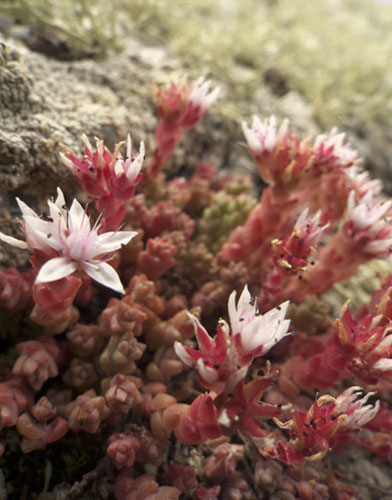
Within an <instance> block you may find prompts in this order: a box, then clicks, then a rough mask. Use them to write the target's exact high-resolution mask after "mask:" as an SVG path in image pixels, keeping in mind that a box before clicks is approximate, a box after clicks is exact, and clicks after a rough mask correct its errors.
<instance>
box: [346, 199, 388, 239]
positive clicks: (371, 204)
mask: <svg viewBox="0 0 392 500" xmlns="http://www.w3.org/2000/svg"><path fill="white" fill-rule="evenodd" d="M391 205H392V201H385V202H380V201H379V200H377V199H376V198H374V197H373V195H372V193H371V192H368V193H366V194H365V195H364V196H362V198H361V199H360V200H359V201H358V202H357V201H356V199H355V191H350V194H349V196H348V200H347V214H346V219H347V220H348V221H351V222H352V223H353V224H354V226H355V227H356V228H357V229H359V230H364V229H368V230H370V231H371V233H372V234H374V233H375V232H379V231H380V229H381V227H379V225H377V226H375V225H376V224H377V223H378V222H381V226H382V225H384V222H383V221H382V220H380V219H382V218H383V217H384V215H385V214H386V213H387V212H388V210H389V209H390V207H391Z"/></svg>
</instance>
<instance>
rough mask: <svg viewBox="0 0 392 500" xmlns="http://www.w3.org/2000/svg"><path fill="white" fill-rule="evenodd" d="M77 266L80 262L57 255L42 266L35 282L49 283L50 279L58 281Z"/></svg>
mask: <svg viewBox="0 0 392 500" xmlns="http://www.w3.org/2000/svg"><path fill="white" fill-rule="evenodd" d="M77 268H78V264H77V263H76V262H70V261H68V260H67V259H65V258H64V257H55V258H54V259H50V260H48V262H46V263H45V264H44V265H43V266H42V267H41V269H40V270H39V273H38V275H37V277H36V279H35V282H36V283H48V282H50V281H56V280H59V279H61V278H65V276H68V275H69V274H72V273H73V272H74V271H76V269H77Z"/></svg>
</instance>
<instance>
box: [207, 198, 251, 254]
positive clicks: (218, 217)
mask: <svg viewBox="0 0 392 500" xmlns="http://www.w3.org/2000/svg"><path fill="white" fill-rule="evenodd" d="M255 205H256V200H254V199H252V198H251V197H250V196H248V195H246V194H240V195H238V196H233V195H232V194H230V193H227V192H224V191H222V192H219V193H217V194H215V195H214V197H213V198H212V200H211V202H210V205H209V206H208V207H207V208H206V209H205V210H204V212H203V215H202V217H201V219H200V221H199V224H198V240H199V241H201V242H203V243H205V244H206V246H207V248H208V249H209V250H210V251H211V252H212V253H217V252H218V251H219V249H220V247H221V246H222V244H223V243H224V242H225V241H226V240H227V238H228V237H229V235H230V233H231V232H232V231H233V230H234V229H235V228H236V227H237V226H240V225H242V224H244V222H245V221H246V219H247V218H248V215H249V214H250V212H251V210H252V208H253V207H254V206H255Z"/></svg>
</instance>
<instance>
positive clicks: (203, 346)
mask: <svg viewBox="0 0 392 500" xmlns="http://www.w3.org/2000/svg"><path fill="white" fill-rule="evenodd" d="M218 95H219V89H217V88H215V89H213V88H212V85H211V84H210V82H208V81H207V80H205V79H203V78H201V79H198V80H197V81H196V82H194V83H187V82H186V81H185V80H184V81H182V82H180V83H174V82H171V83H170V84H169V86H168V87H167V88H166V89H165V88H159V87H155V98H156V104H157V114H158V123H157V129H156V133H155V139H156V147H155V150H153V151H152V152H151V153H149V154H148V158H147V160H146V161H145V165H144V166H143V163H144V156H145V147H144V144H143V142H141V143H140V147H139V151H138V152H137V153H136V154H132V143H131V138H130V135H128V137H127V139H126V146H125V145H123V143H120V144H118V145H117V146H115V148H114V150H113V151H110V150H109V149H108V148H107V147H106V146H105V145H104V143H103V141H102V140H100V139H96V148H95V149H94V148H93V146H92V145H91V144H90V142H89V140H88V139H87V137H85V136H84V137H83V142H84V152H83V154H82V156H81V157H78V155H77V154H75V153H73V152H72V151H71V150H70V149H69V148H67V147H66V146H61V149H62V152H61V153H60V157H61V159H62V162H63V163H64V165H65V166H66V167H67V168H68V169H69V170H70V171H71V173H72V175H73V177H74V179H75V180H76V181H77V182H78V183H79V184H80V186H81V187H82V189H83V190H84V191H85V194H86V195H87V196H89V197H90V198H91V199H92V200H93V201H94V210H95V212H98V218H97V219H96V221H95V223H92V222H91V219H90V215H89V214H88V211H89V210H90V208H91V205H87V208H83V207H82V206H81V204H80V203H79V202H78V201H77V200H76V199H74V200H73V201H72V204H71V205H70V208H68V207H67V205H66V202H65V197H64V195H63V193H62V191H61V189H60V188H58V190H57V198H56V199H55V200H52V199H50V200H49V201H48V211H47V212H46V213H43V214H41V215H39V214H38V213H36V212H35V211H33V210H32V209H31V208H30V207H28V206H27V205H26V203H24V202H23V201H22V200H21V199H19V198H17V202H18V205H19V208H20V211H21V213H22V216H21V219H20V223H21V227H22V229H23V231H24V236H25V238H24V240H23V241H22V240H21V239H17V238H14V237H13V236H9V235H6V234H4V233H0V240H1V242H2V243H5V244H10V245H13V246H15V247H17V248H20V249H25V250H28V251H29V252H30V254H31V258H30V260H31V264H32V269H30V270H27V271H26V270H25V271H18V270H17V269H15V268H10V269H7V270H4V271H0V305H1V307H2V309H1V310H0V316H1V319H2V325H4V332H3V333H2V341H3V339H6V340H5V341H4V349H5V353H4V354H5V355H4V358H2V359H4V360H5V361H6V362H5V363H4V366H2V369H1V371H0V377H1V381H0V430H1V431H2V434H1V436H0V437H1V439H3V440H4V443H2V444H0V454H2V455H3V458H2V460H4V462H5V463H7V461H8V460H10V461H12V462H11V463H15V454H16V453H17V452H16V451H15V449H16V443H17V437H16V436H19V438H20V439H19V442H20V449H21V451H22V452H23V453H25V454H28V453H34V454H36V455H34V456H36V457H39V459H37V463H38V462H41V461H42V462H44V460H41V458H42V459H43V458H44V456H46V455H45V454H46V451H45V449H47V448H49V449H50V451H52V450H53V453H51V454H50V456H51V457H52V458H51V460H52V461H53V462H54V466H53V469H54V470H55V474H54V475H53V479H52V483H50V485H49V486H48V488H50V489H52V490H53V491H52V492H49V491H46V492H44V493H43V496H45V495H46V494H48V495H53V494H55V493H54V492H58V491H59V489H61V488H62V486H61V484H63V485H64V484H65V483H67V482H72V481H77V482H76V483H75V485H74V486H72V485H71V486H70V488H71V490H72V494H79V493H80V494H81V495H83V496H85V497H86V498H87V497H88V498H95V497H98V496H102V497H103V496H105V498H106V497H108V498H109V497H111V496H113V495H114V496H115V497H116V498H117V499H118V500H132V499H137V500H165V499H168V500H169V499H170V500H171V499H178V498H180V496H181V495H184V498H185V496H186V498H194V499H196V500H201V499H203V500H204V499H211V500H215V499H222V500H233V499H238V500H241V499H243V500H256V499H257V498H267V497H268V498H270V497H271V498H278V497H279V498H287V499H294V498H302V499H318V500H319V499H321V500H324V499H325V500H328V499H331V498H334V499H336V500H348V499H354V498H356V497H355V488H354V487H353V486H351V485H348V484H345V483H344V480H343V479H342V474H341V472H338V471H333V470H331V468H330V466H329V467H328V468H326V467H325V466H324V464H323V461H322V459H323V458H324V457H325V455H326V454H327V453H329V452H331V453H342V452H344V451H345V448H346V447H348V446H349V445H351V446H357V448H358V449H360V448H364V449H365V450H368V451H367V452H369V453H374V454H376V455H377V456H378V457H380V458H381V459H383V460H390V458H391V456H392V444H391V443H392V411H391V409H390V402H391V379H392V359H391V358H392V333H391V326H390V325H391V319H392V274H391V275H389V276H387V277H386V278H385V279H384V281H383V282H382V283H381V288H380V289H379V290H377V291H375V292H374V293H373V295H372V296H371V297H370V298H369V300H368V301H367V302H366V303H364V304H362V306H361V307H360V308H359V309H358V310H356V311H355V310H353V308H352V307H351V306H350V308H349V304H348V303H347V304H344V305H343V307H342V310H341V314H340V316H339V317H338V318H335V317H334V316H333V314H332V313H331V312H330V307H329V305H328V304H327V302H326V299H325V297H324V296H323V293H324V292H325V291H327V290H330V289H331V288H332V287H333V286H334V285H335V284H336V283H338V282H340V281H342V280H344V279H346V278H349V277H351V276H353V275H354V274H355V273H356V272H357V270H358V267H359V266H360V265H361V264H366V263H367V262H369V261H370V260H371V259H373V258H374V257H377V258H381V259H388V258H389V255H390V252H391V250H392V225H391V220H390V215H391V210H392V208H391V207H392V202H391V201H390V200H385V199H383V197H382V194H381V187H382V184H381V182H380V181H377V180H370V178H369V175H368V174H367V173H366V172H362V171H361V170H360V167H359V158H358V157H357V154H356V152H355V151H354V150H353V149H352V148H351V146H350V145H349V144H348V143H346V142H345V138H344V135H343V134H341V133H338V132H337V130H336V129H333V130H331V131H330V132H329V133H327V134H321V135H319V136H317V137H316V138H315V139H312V138H310V137H307V138H305V139H302V138H300V137H299V136H298V134H297V133H296V132H295V130H293V129H291V127H289V123H288V121H287V120H284V121H283V122H282V123H281V124H280V125H278V123H277V119H276V118H275V117H270V118H267V119H265V120H261V119H259V118H257V117H255V118H254V119H253V123H252V125H251V126H248V125H247V124H246V123H243V131H244V134H245V138H246V141H247V143H248V146H249V150H250V153H251V155H252V156H253V157H254V158H255V160H256V163H257V167H258V170H259V173H260V175H261V177H262V179H263V181H264V182H265V183H266V184H267V186H266V187H265V188H264V190H263V192H262V194H261V196H260V197H256V195H255V194H254V193H255V191H256V190H253V189H252V179H251V178H250V177H246V176H244V175H236V174H230V175H229V174H225V175H224V176H222V175H221V174H220V173H219V172H218V170H217V169H216V168H215V167H214V166H213V165H211V164H210V163H207V162H205V161H201V162H200V163H198V164H196V165H189V171H190V172H193V173H192V174H190V175H188V176H187V177H179V176H174V177H173V176H172V177H171V178H166V175H165V170H164V167H165V166H166V164H167V163H168V162H169V161H170V158H171V155H172V153H173V151H174V149H175V147H176V146H177V145H178V143H179V141H180V140H181V138H182V136H183V134H184V133H186V132H187V131H188V130H190V129H191V128H192V127H194V126H195V124H196V123H197V122H198V121H199V120H200V119H201V118H202V117H203V116H204V115H205V114H206V112H207V111H208V109H209V108H210V106H211V105H212V104H213V103H214V101H215V100H216V99H217V97H218ZM123 148H124V149H125V148H126V154H125V155H124V156H123V154H124V151H123ZM22 197H23V196H22ZM22 197H21V198H22ZM100 285H103V287H101V286H100ZM115 293H116V294H117V293H120V294H122V295H121V296H120V295H116V296H113V295H114V294H115ZM350 309H351V310H350ZM23 314H25V315H26V316H27V315H29V321H26V320H25V318H24V317H23ZM8 322H9V325H10V326H8ZM34 323H36V324H38V325H39V327H35V328H33V325H34ZM8 332H10V333H11V335H8ZM294 333H295V335H294ZM55 335H59V336H58V337H55ZM353 381H354V384H356V385H353ZM359 385H361V387H359ZM339 394H340V395H339ZM77 442H83V445H82V446H75V443H77ZM62 443H65V445H64V446H63V444H62ZM90 447H91V450H90ZM70 449H71V450H72V453H69V454H68V451H67V450H70ZM100 450H104V451H103V452H102V456H101V457H100V456H98V455H99V452H100ZM48 456H49V455H48ZM63 456H64V462H61V460H62V457H63ZM59 457H60V458H59ZM23 460H25V459H24V458H23V457H22V458H21V457H18V462H17V463H18V464H20V467H18V470H19V469H20V470H22V471H29V470H30V469H31V468H30V467H27V466H26V464H25V463H23ZM316 461H318V462H321V463H320V465H319V466H318V468H317V469H316V466H315V465H314V462H316ZM73 462H75V463H73ZM309 462H311V463H313V465H312V464H309ZM64 464H66V465H67V466H66V467H64ZM80 464H83V468H84V469H83V470H84V476H83V481H80V477H75V470H77V471H79V469H80V467H81V466H80ZM282 464H284V466H287V467H286V469H283V465H282ZM4 470H5V471H7V470H8V466H6V467H5V469H4ZM70 470H71V472H70ZM40 473H41V471H40V469H39V468H38V469H37V471H34V474H37V475H39V474H40ZM27 474H29V472H27ZM35 479H36V478H34V484H35V482H36V481H35ZM42 482H43V478H42ZM56 482H58V483H61V484H55V483H56ZM22 483H26V480H25V478H23V481H21V484H22ZM40 484H41V483H40ZM14 487H15V488H16V489H18V486H17V485H15V486H14ZM98 491H99V495H98V493H97V492H98ZM18 492H19V493H20V495H19V496H20V497H21V498H22V496H23V495H22V493H21V492H20V491H19V490H18ZM35 493H37V495H38V493H39V492H34V493H32V495H35ZM60 494H62V493H60ZM64 494H66V493H64ZM37 495H35V496H37Z"/></svg>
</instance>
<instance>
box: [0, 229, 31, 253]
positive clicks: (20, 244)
mask: <svg viewBox="0 0 392 500" xmlns="http://www.w3.org/2000/svg"><path fill="white" fill-rule="evenodd" d="M0 240H1V241H4V243H7V244H8V245H12V246H13V247H16V248H22V249H23V250H26V249H28V248H29V247H28V245H27V243H26V242H25V241H21V240H18V239H17V238H14V237H13V236H8V235H7V234H4V233H0Z"/></svg>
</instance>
